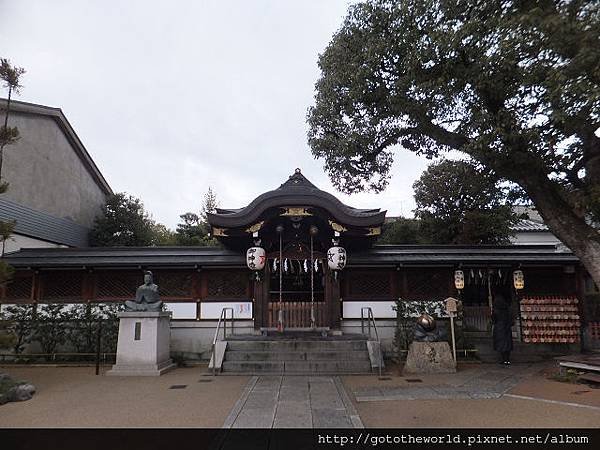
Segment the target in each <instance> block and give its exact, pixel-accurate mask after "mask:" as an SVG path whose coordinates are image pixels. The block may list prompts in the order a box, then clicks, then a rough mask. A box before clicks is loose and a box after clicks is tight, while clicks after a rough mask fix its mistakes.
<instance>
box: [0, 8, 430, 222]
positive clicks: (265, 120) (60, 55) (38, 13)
mask: <svg viewBox="0 0 600 450" xmlns="http://www.w3.org/2000/svg"><path fill="white" fill-rule="evenodd" d="M347 5H348V2H347V1H345V0H344V1H337V0H336V1H334V0H328V1H319V0H312V1H293V2H292V1H285V2H282V1H264V0H263V1H258V0H252V1H187V2H184V1H173V2H165V1H162V2H159V1H150V0H146V1H132V0H128V1H112V2H110V1H81V0H71V1H67V0H54V1H52V2H48V1H44V0H20V1H9V0H0V42H2V44H3V45H2V56H3V57H8V58H10V59H11V61H12V62H13V63H14V64H17V65H20V66H23V67H25V68H26V69H27V74H26V75H25V77H24V80H23V81H24V84H25V89H24V90H23V93H22V95H21V96H20V97H19V99H20V100H24V101H30V102H34V103H40V104H45V105H50V106H58V107H61V108H62V109H63V111H64V112H65V114H66V116H67V118H68V119H69V121H70V122H71V123H72V125H73V126H74V128H75V130H76V131H77V133H78V134H79V136H80V138H81V139H82V141H83V142H84V144H85V145H86V147H87V149H88V151H89V152H90V154H91V155H92V157H93V158H94V160H95V161H96V163H97V164H98V166H99V167H100V170H101V171H102V172H103V173H104V175H105V177H106V178H107V180H108V181H109V183H110V184H111V186H112V187H113V189H114V190H115V191H127V192H130V193H132V194H133V195H136V196H139V197H140V198H141V199H142V200H143V201H144V203H145V204H146V207H147V209H148V210H149V211H150V212H152V214H153V216H154V218H155V219H157V220H158V221H160V222H162V223H165V224H166V225H168V226H170V227H174V226H175V225H176V223H177V222H178V216H179V214H182V213H183V212H185V211H188V210H197V209H199V205H200V202H201V199H202V196H203V195H204V193H205V192H206V190H207V189H208V186H209V185H210V186H212V188H213V190H214V191H215V192H216V193H217V196H218V197H219V200H220V203H221V205H222V206H226V207H239V206H243V205H244V204H246V203H248V202H249V201H250V200H252V199H253V198H254V197H255V196H257V195H258V194H260V193H262V192H264V191H265V190H269V189H273V188H275V187H277V186H278V185H279V184H280V183H281V182H283V181H284V180H285V179H286V178H287V176H288V175H289V174H290V173H292V172H293V170H294V168H296V167H300V168H302V171H303V173H304V174H305V175H306V176H307V177H308V178H309V179H311V180H312V181H313V182H314V183H315V184H317V185H318V186H319V187H321V188H322V189H326V190H329V191H330V192H333V193H335V194H336V195H339V197H340V198H341V199H342V200H343V201H345V202H346V203H348V204H350V205H352V206H356V207H381V208H384V209H387V210H388V211H389V212H388V214H390V215H398V214H400V213H401V212H403V213H404V214H410V210H411V209H413V208H414V202H413V199H412V187H411V185H412V183H413V181H414V180H415V179H416V178H417V177H418V176H419V174H420V173H421V171H422V170H423V169H424V168H425V166H426V160H424V159H422V158H418V157H416V156H414V155H412V154H409V153H408V152H406V151H399V152H398V153H397V154H396V163H395V176H394V178H393V180H392V183H391V184H390V186H389V188H388V189H387V190H386V191H385V192H384V193H382V194H378V195H375V194H368V193H363V194H358V195H353V196H351V197H348V196H345V195H341V194H339V193H336V192H335V190H334V189H333V187H332V186H331V183H330V182H329V180H328V179H327V176H326V174H324V173H323V169H322V163H321V162H320V161H315V160H314V159H313V157H312V156H311V154H310V151H309V149H308V146H307V144H306V128H307V127H306V123H305V117H306V111H307V108H308V107H309V106H310V105H311V104H312V98H313V95H314V83H315V81H316V79H317V77H318V75H319V71H318V68H317V58H318V54H319V53H320V52H322V51H323V50H324V49H325V47H326V45H327V43H328V42H329V40H330V38H331V36H332V34H333V33H334V32H335V30H336V29H338V28H339V26H340V24H341V22H342V19H343V17H344V15H345V12H346V9H347Z"/></svg>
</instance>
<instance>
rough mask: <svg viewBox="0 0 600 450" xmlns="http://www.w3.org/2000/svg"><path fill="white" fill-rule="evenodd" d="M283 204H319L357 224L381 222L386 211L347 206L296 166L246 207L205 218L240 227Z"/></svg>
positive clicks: (342, 219)
mask: <svg viewBox="0 0 600 450" xmlns="http://www.w3.org/2000/svg"><path fill="white" fill-rule="evenodd" d="M285 206H306V207H311V206H312V207H320V208H323V209H325V210H327V211H328V212H329V213H330V214H331V215H332V216H333V217H334V218H335V219H336V220H338V221H339V222H341V223H343V224H347V225H353V226H358V227H371V226H377V225H381V224H382V223H383V221H384V219H385V213H386V211H381V210H380V209H379V208H377V209H357V208H353V207H351V206H348V205H346V204H344V203H342V202H341V201H340V200H339V199H338V198H336V197H335V196H334V195H332V194H330V193H329V192H325V191H322V190H321V189H319V188H317V187H316V186H315V185H314V184H312V183H311V182H310V181H309V180H308V179H307V178H306V177H305V176H304V175H302V172H301V171H300V169H296V171H295V172H294V174H292V175H290V177H289V179H288V180H287V181H286V182H285V183H283V184H282V185H281V186H279V187H278V188H277V189H274V190H272V191H268V192H265V193H264V194H261V195H259V196H258V197H256V198H255V199H254V200H253V201H252V202H250V204H248V206H246V207H244V208H240V209H224V208H217V210H216V213H215V214H208V215H207V216H208V217H207V218H208V222H209V223H210V225H212V226H217V227H242V226H246V225H249V224H251V223H253V222H255V221H256V220H257V219H258V218H259V217H260V216H261V214H262V213H264V212H265V211H266V210H267V209H268V208H273V207H285Z"/></svg>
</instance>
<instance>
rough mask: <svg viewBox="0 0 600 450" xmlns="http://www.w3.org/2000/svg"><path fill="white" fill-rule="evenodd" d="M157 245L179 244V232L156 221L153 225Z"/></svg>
mask: <svg viewBox="0 0 600 450" xmlns="http://www.w3.org/2000/svg"><path fill="white" fill-rule="evenodd" d="M152 233H153V235H154V237H153V242H154V244H155V245H159V246H160V245H177V233H175V232H174V231H172V230H170V229H168V228H167V227H166V226H164V225H163V224H162V223H155V224H154V225H153V226H152Z"/></svg>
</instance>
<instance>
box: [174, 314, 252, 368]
mask: <svg viewBox="0 0 600 450" xmlns="http://www.w3.org/2000/svg"><path fill="white" fill-rule="evenodd" d="M217 322H218V321H217V320H214V321H213V320H202V321H189V322H188V321H171V353H181V354H183V356H184V357H186V358H189V359H205V360H207V359H210V355H211V354H212V341H213V339H214V337H215V330H216V329H217ZM227 325H228V328H227V332H228V333H229V322H228V323H227ZM221 326H222V325H221ZM233 328H234V334H236V335H238V334H254V333H255V331H254V320H236V321H235V322H234V327H233ZM219 337H220V338H222V337H223V328H221V330H220V332H219Z"/></svg>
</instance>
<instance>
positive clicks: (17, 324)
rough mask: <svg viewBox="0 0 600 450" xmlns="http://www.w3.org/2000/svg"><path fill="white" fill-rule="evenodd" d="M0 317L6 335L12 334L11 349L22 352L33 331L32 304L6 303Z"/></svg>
mask: <svg viewBox="0 0 600 450" xmlns="http://www.w3.org/2000/svg"><path fill="white" fill-rule="evenodd" d="M0 318H1V319H2V321H3V329H4V330H5V332H6V334H7V335H11V336H12V346H11V347H12V350H13V352H14V353H15V354H17V355H18V354H20V353H21V352H23V350H24V348H25V346H26V345H27V344H29V343H30V342H31V338H32V332H33V305H25V304H17V305H6V306H4V307H3V308H2V313H1V314H0Z"/></svg>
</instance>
